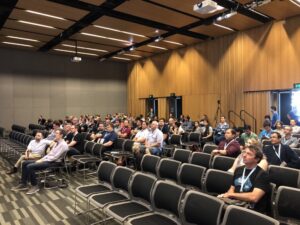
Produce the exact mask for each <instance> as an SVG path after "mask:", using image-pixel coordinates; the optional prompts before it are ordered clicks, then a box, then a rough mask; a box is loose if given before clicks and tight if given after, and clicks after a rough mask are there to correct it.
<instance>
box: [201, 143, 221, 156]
mask: <svg viewBox="0 0 300 225" xmlns="http://www.w3.org/2000/svg"><path fill="white" fill-rule="evenodd" d="M217 148H218V146H217V145H215V144H205V145H204V146H203V152H204V153H208V154H211V152H212V151H213V150H215V149H217Z"/></svg>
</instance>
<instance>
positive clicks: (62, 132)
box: [56, 128, 66, 137]
mask: <svg viewBox="0 0 300 225" xmlns="http://www.w3.org/2000/svg"><path fill="white" fill-rule="evenodd" d="M56 131H59V133H60V135H62V136H63V137H64V136H65V135H66V132H65V131H64V130H63V129H61V128H58V129H57V130H56Z"/></svg>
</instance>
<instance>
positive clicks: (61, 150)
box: [12, 129, 69, 194]
mask: <svg viewBox="0 0 300 225" xmlns="http://www.w3.org/2000/svg"><path fill="white" fill-rule="evenodd" d="M64 136H65V135H64V130H62V129H57V130H56V131H55V139H54V141H55V144H54V145H53V148H52V149H51V151H50V152H49V153H48V154H47V155H45V156H44V157H43V158H41V159H39V160H37V161H34V160H27V161H25V162H23V164H22V177H21V182H20V184H19V185H18V186H16V187H14V188H12V190H13V191H21V190H26V189H28V187H27V181H28V180H30V183H31V188H30V189H29V191H28V192H27V193H26V194H34V193H36V192H38V191H39V187H38V183H37V178H36V174H35V171H37V170H44V169H47V168H49V167H53V166H57V165H59V164H60V163H61V161H62V159H63V157H64V155H65V153H66V152H67V151H68V149H69V147H68V145H67V143H66V142H65V141H64V139H63V137H64Z"/></svg>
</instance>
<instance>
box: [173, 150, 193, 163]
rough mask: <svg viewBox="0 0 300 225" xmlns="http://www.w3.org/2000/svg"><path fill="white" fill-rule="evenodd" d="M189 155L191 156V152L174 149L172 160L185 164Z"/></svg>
mask: <svg viewBox="0 0 300 225" xmlns="http://www.w3.org/2000/svg"><path fill="white" fill-rule="evenodd" d="M191 155H192V151H191V150H187V149H180V148H175V151H174V154H173V159H174V160H177V161H180V162H182V163H187V162H189V159H190V157H191Z"/></svg>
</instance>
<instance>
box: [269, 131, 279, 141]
mask: <svg viewBox="0 0 300 225" xmlns="http://www.w3.org/2000/svg"><path fill="white" fill-rule="evenodd" d="M272 134H276V135H277V138H278V139H280V138H281V134H280V133H279V132H277V131H274V132H272ZM272 134H271V135H272Z"/></svg>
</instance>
